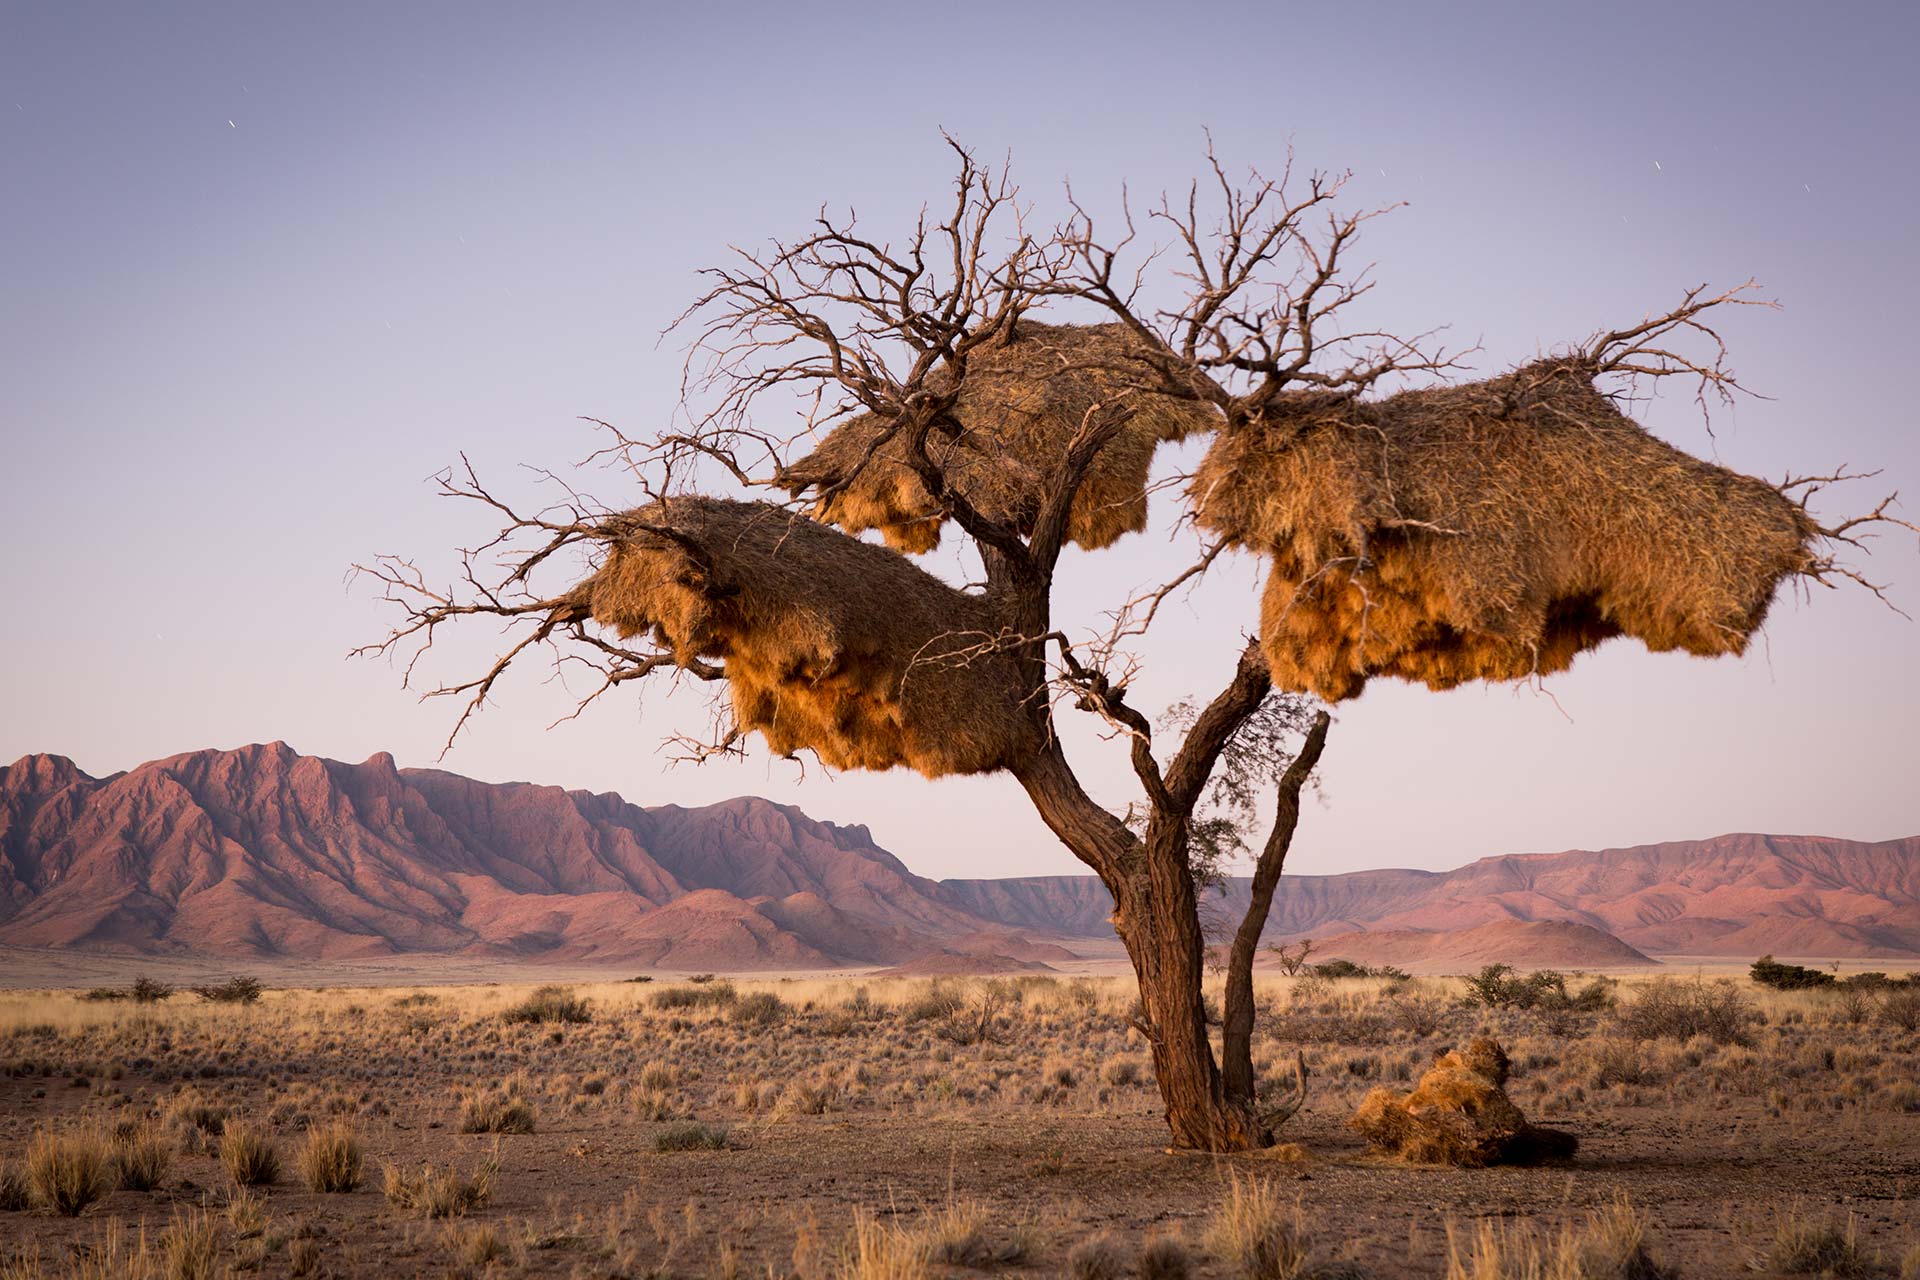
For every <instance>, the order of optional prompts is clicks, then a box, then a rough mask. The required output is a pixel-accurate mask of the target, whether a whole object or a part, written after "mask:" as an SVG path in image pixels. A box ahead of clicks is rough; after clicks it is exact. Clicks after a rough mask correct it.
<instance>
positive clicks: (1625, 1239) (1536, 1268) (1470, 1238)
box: [1447, 1200, 1673, 1280]
mask: <svg viewBox="0 0 1920 1280" xmlns="http://www.w3.org/2000/svg"><path fill="white" fill-rule="evenodd" d="M1672 1274H1673V1273H1672V1272H1670V1271H1668V1270H1667V1269H1666V1268H1664V1267H1662V1266H1661V1265H1660V1264H1659V1263H1658V1262H1657V1261H1655V1260H1654V1257H1653V1255H1652V1254H1651V1253H1650V1252H1649V1251H1648V1248H1647V1229H1646V1223H1645V1220H1644V1219H1643V1218H1642V1216H1641V1215H1640V1213H1639V1212H1638V1211H1637V1210H1636V1209H1634V1207H1633V1206H1632V1205H1630V1204H1628V1203H1627V1202H1626V1201H1624V1200H1621V1201H1615V1202H1614V1203H1613V1204H1611V1205H1609V1206H1607V1207H1606V1208H1603V1209H1600V1210H1597V1211H1595V1212H1593V1213H1591V1214H1589V1215H1587V1217H1586V1218H1585V1219H1584V1220H1583V1221H1580V1222H1568V1223H1567V1224H1565V1225H1564V1226H1562V1227H1561V1229H1560V1230H1559V1231H1558V1232H1557V1233H1552V1232H1542V1231H1541V1230H1540V1229H1539V1228H1538V1227H1536V1226H1535V1225H1533V1224H1531V1223H1526V1222H1518V1223H1513V1222H1503V1221H1498V1220H1495V1219H1491V1218H1482V1219H1481V1220H1480V1221H1479V1222H1478V1223H1477V1224H1476V1225H1475V1227H1474V1229H1473V1231H1472V1232H1471V1233H1470V1234H1469V1233H1465V1232H1462V1231H1460V1230H1459V1229H1458V1228H1457V1227H1456V1226H1455V1224H1454V1223H1453V1222H1451V1221H1449V1222H1448V1223H1447V1280H1669V1277H1671V1276H1672Z"/></svg>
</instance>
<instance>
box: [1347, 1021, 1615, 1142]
mask: <svg viewBox="0 0 1920 1280" xmlns="http://www.w3.org/2000/svg"><path fill="white" fill-rule="evenodd" d="M1507 1071H1508V1062H1507V1055H1506V1051H1505V1050H1503V1049H1502V1048H1501V1047H1500V1046H1499V1045H1498V1044H1497V1043H1495V1042H1494V1041H1492V1040H1489V1039H1486V1038H1485V1037H1482V1038H1480V1039H1478V1040H1475V1041H1474V1042H1473V1043H1471V1044H1469V1045H1468V1046H1467V1047H1466V1048H1465V1049H1456V1050H1453V1051H1451V1052H1448V1053H1444V1054H1442V1055H1440V1057H1439V1058H1438V1059H1437V1060H1435V1062H1434V1064H1433V1066H1432V1068H1431V1069H1429V1070H1428V1071H1427V1073H1426V1074H1425V1075H1423V1076H1421V1077H1420V1082H1419V1083H1418V1084H1417V1085H1415V1086H1414V1088H1413V1091H1412V1092H1410V1093H1401V1092H1399V1091H1398V1090H1395V1089H1388V1088H1386V1087H1384V1086H1382V1087H1380V1088H1376V1089H1374V1090H1373V1091H1372V1092H1370V1093H1368V1094H1367V1096H1366V1097H1365V1098H1362V1099H1361V1100H1360V1106H1359V1108H1358V1109H1357V1110H1355V1112H1354V1113H1353V1118H1352V1120H1350V1121H1349V1122H1348V1123H1349V1124H1351V1125H1352V1126H1353V1128H1354V1129H1356V1130H1358V1131H1359V1133H1360V1134H1361V1136H1362V1137H1364V1138H1366V1140H1367V1141H1368V1142H1369V1143H1370V1144H1372V1146H1373V1147H1374V1148H1375V1149H1376V1150H1378V1151H1381V1152H1383V1153H1384V1154H1387V1155H1390V1156H1393V1157H1395V1158H1397V1159H1401V1160H1406V1161H1408V1162H1410V1163H1413V1164H1450V1165H1457V1166H1460V1167H1462V1168H1469V1169H1477V1168H1481V1167H1483V1166H1486V1165H1490V1164H1534V1163H1537V1162H1539V1161H1542V1160H1559V1159H1566V1158H1568V1157H1570V1156H1572V1155H1573V1153H1574V1150H1575V1149H1576V1148H1577V1147H1578V1146H1579V1140H1578V1139H1577V1138H1575V1137H1574V1136H1573V1135H1572V1134H1570V1133H1566V1132H1563V1131H1561V1130H1559V1129H1545V1128H1540V1127H1537V1126H1535V1125H1533V1124H1530V1123H1529V1122H1528V1121H1527V1118H1526V1117H1525V1116H1524V1115H1522V1114H1521V1113H1520V1108H1519V1107H1517V1106H1515V1105H1514V1103H1513V1100H1512V1099H1511V1098H1509V1097H1507V1093H1506V1088H1505V1086H1506V1083H1507Z"/></svg>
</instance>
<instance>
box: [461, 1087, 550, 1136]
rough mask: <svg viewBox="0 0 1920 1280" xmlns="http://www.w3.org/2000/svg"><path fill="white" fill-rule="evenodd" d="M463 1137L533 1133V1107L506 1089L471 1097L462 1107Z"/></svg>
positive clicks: (516, 1090) (512, 1091)
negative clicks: (465, 1135) (482, 1134)
mask: <svg viewBox="0 0 1920 1280" xmlns="http://www.w3.org/2000/svg"><path fill="white" fill-rule="evenodd" d="M460 1132H462V1133H532V1132H533V1103H531V1102H529V1101H528V1100H527V1099H526V1097H525V1096H524V1095H523V1094H521V1092H520V1091H519V1090H518V1089H517V1088H515V1087H513V1086H512V1085H507V1086H504V1087H501V1088H496V1089H482V1090H479V1091H476V1092H474V1093H469V1094H468V1095H467V1096H466V1099H465V1101H464V1102H463V1103H462V1104H461V1107H460Z"/></svg>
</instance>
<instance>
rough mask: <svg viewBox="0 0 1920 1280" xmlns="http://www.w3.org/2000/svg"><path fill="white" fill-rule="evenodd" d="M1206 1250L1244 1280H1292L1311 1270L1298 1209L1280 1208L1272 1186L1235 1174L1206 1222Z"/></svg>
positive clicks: (1265, 1182) (1309, 1252)
mask: <svg viewBox="0 0 1920 1280" xmlns="http://www.w3.org/2000/svg"><path fill="white" fill-rule="evenodd" d="M1207 1245H1208V1247H1209V1248H1210V1249H1211V1250H1212V1251H1213V1254H1214V1256H1215V1257H1217V1258H1219V1259H1220V1261H1221V1262H1223V1263H1225V1264H1226V1265H1227V1267H1228V1268H1229V1269H1230V1270H1231V1271H1232V1272H1233V1273H1234V1274H1236V1275H1240V1276H1245V1277H1246V1280H1295V1278H1296V1277H1304V1276H1306V1275H1307V1274H1308V1272H1309V1271H1310V1269H1311V1268H1312V1264H1313V1259H1312V1250H1311V1247H1310V1245H1309V1242H1308V1240H1307V1233H1306V1225H1305V1223H1304V1222H1303V1221H1302V1219H1301V1216H1300V1208H1299V1206H1298V1205H1295V1206H1293V1207H1292V1208H1291V1209H1288V1208H1285V1207H1283V1206H1282V1205H1281V1203H1280V1193H1279V1191H1278V1190H1277V1189H1276V1188H1275V1187H1274V1184H1273V1183H1272V1182H1270V1181H1267V1180H1265V1179H1261V1180H1254V1179H1251V1178H1242V1177H1240V1175H1239V1174H1238V1173H1236V1174H1234V1175H1233V1181H1232V1182H1231V1183H1229V1184H1228V1186H1227V1194H1226V1197H1225V1198H1224V1199H1223V1200H1222V1201H1221V1203H1220V1206H1219V1207H1218V1208H1216V1209H1215V1210H1214V1211H1213V1216H1212V1217H1211V1218H1210V1219H1209V1220H1208V1223H1207Z"/></svg>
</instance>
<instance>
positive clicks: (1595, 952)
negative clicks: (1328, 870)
mask: <svg viewBox="0 0 1920 1280" xmlns="http://www.w3.org/2000/svg"><path fill="white" fill-rule="evenodd" d="M1312 959H1313V961H1314V963H1316V964H1317V963H1319V962H1321V961H1324V960H1336V959H1337V960H1351V961H1353V962H1354V963H1355V964H1363V965H1393V966H1394V967H1395V968H1399V969H1405V970H1408V971H1409V972H1412V973H1460V972H1463V971H1466V970H1472V969H1478V968H1480V967H1481V966H1483V965H1489V964H1514V963H1516V962H1517V963H1520V964H1524V965H1526V966H1528V967H1529V968H1545V969H1628V968H1634V967H1636V966H1639V965H1654V964H1658V963H1659V961H1657V960H1654V959H1653V958H1652V957H1650V956H1646V955H1643V954H1641V953H1640V952H1638V951H1636V950H1634V949H1633V948H1632V947H1630V946H1628V945H1627V944H1626V943H1624V942H1622V941H1620V939H1618V938H1616V937H1614V936H1613V935H1612V934H1610V933H1608V932H1606V931H1605V930H1602V929H1596V928H1594V927H1593V926H1592V925H1585V924H1575V923H1573V922H1572V921H1570V920H1496V921H1494V922H1493V923H1492V924H1483V925H1480V926H1479V927H1478V928H1473V929H1441V930H1427V929H1382V930H1380V931H1378V932H1367V933H1346V934H1341V935H1340V936H1338V937H1334V938H1327V939H1325V940H1323V941H1320V942H1318V943H1317V944H1316V945H1315V946H1314V949H1313V953H1312Z"/></svg>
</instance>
